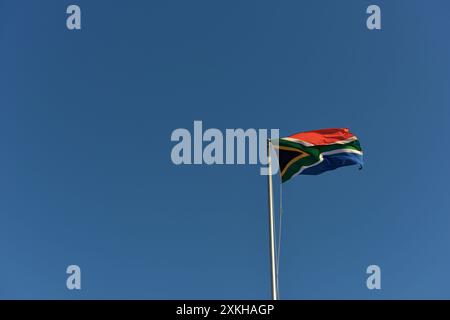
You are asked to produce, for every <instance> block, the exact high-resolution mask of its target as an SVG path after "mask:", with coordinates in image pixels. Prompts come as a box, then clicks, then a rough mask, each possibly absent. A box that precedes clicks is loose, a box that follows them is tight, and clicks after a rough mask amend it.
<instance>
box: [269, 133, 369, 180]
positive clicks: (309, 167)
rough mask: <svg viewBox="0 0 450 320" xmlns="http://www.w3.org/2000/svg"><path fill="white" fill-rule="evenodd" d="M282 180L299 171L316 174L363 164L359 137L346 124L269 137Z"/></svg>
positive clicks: (300, 172) (299, 172) (293, 175)
mask: <svg viewBox="0 0 450 320" xmlns="http://www.w3.org/2000/svg"><path fill="white" fill-rule="evenodd" d="M272 145H273V146H274V148H275V149H278V150H277V151H278V163H279V170H280V173H281V180H282V182H286V181H287V180H289V179H291V178H292V177H295V176H296V175H298V174H309V175H317V174H321V173H323V172H325V171H329V170H334V169H336V168H339V167H343V166H350V165H354V164H358V165H359V166H360V168H362V166H363V152H362V149H361V146H360V144H359V141H358V138H357V137H356V136H355V135H353V134H352V133H351V132H350V131H349V129H348V128H333V129H321V130H314V131H307V132H300V133H296V134H294V135H291V136H289V137H286V138H280V139H276V140H273V141H272Z"/></svg>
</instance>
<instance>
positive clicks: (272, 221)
mask: <svg viewBox="0 0 450 320" xmlns="http://www.w3.org/2000/svg"><path fill="white" fill-rule="evenodd" d="M271 145H272V142H271V141H270V139H267V161H268V165H269V170H268V173H269V174H268V176H267V178H268V186H269V228H270V230H269V234H270V265H271V277H272V299H273V300H278V284H277V271H276V262H275V219H274V215H273V186H272V157H271Z"/></svg>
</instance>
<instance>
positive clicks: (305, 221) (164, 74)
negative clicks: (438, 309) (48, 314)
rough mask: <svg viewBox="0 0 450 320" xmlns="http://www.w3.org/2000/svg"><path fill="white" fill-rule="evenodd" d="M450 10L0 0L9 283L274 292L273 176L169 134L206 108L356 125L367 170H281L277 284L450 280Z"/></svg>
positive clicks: (435, 6) (55, 290) (297, 127)
mask: <svg viewBox="0 0 450 320" xmlns="http://www.w3.org/2000/svg"><path fill="white" fill-rule="evenodd" d="M72 3H76V4H79V5H80V6H81V10H82V28H83V29H82V30H81V31H77V32H69V31H68V30H67V29H66V26H65V19H66V14H65V11H66V7H67V6H68V5H69V4H72ZM370 4H378V5H380V7H381V10H382V30H381V31H369V30H367V28H366V26H365V20H366V17H367V15H366V14H365V10H366V8H367V6H368V5H370ZM449 12H450V5H449V3H448V1H444V0H442V1H437V0H435V1H430V0H427V1H425V0H423V1H360V0H354V1H331V0H330V1H294V0H292V1H284V0H283V1H261V0H258V1H256V0H254V1H250V0H245V1H237V0H233V1H206V0H193V1H137V0H134V1H123V0H122V1H105V0H101V1H100V0H96V1H85V0H84V1H82V0H77V1H61V0H52V1H50V0H46V1H31V0H30V1H23V0H20V1H19V0H14V1H13V0H0V147H1V156H0V177H1V179H0V253H1V258H0V298H40V299H43V298H58V299H60V298H61V299H78V298H86V299H90V298H105V299H107V298H125V299H129V298H137V299H141V298H142V299H143V298H145V299H174V298H181V299H197V298H203V299H220V298H233V299H246V298H249V299H267V298H270V282H269V256H268V239H267V231H268V227H267V199H266V178H265V177H262V176H260V175H259V174H258V172H259V168H258V167H257V166H250V165H247V166H210V167H208V166H175V165H173V164H172V162H171V159H170V151H171V148H172V147H173V145H174V144H173V143H172V142H171V141H170V134H171V132H172V130H174V129H176V128H182V127H186V128H189V129H191V128H192V125H193V121H194V120H202V121H203V123H204V126H205V127H214V128H219V129H222V130H225V129H226V128H239V127H241V128H280V130H281V135H289V134H292V133H295V132H298V131H303V130H311V129H319V128H327V127H350V128H351V129H352V131H353V132H354V133H355V134H357V135H358V137H359V138H360V140H361V143H362V146H363V148H364V151H365V162H366V165H365V168H364V170H362V171H359V170H357V168H355V167H347V168H342V169H340V170H337V171H334V172H329V173H326V174H323V175H321V176H301V177H297V178H296V179H294V180H292V181H289V182H288V183H286V184H285V185H284V189H283V193H284V221H283V227H284V230H283V244H282V245H283V247H282V254H281V269H280V291H281V297H282V298H284V299H309V298H341V299H346V298H361V299H379V298H386V299H391V298H447V299H448V298H450V275H449V272H448V271H449V270H450V233H449V228H450V197H449V196H448V177H449V174H450V169H449V166H448V165H447V162H446V159H447V158H448V157H449V155H450V152H449V151H448V148H446V146H447V144H448V135H449V132H450V123H449V119H450V112H449V106H450V91H449V90H448V89H449V87H450V59H449V57H450V42H449V40H448V30H450V20H449V19H448V14H449ZM70 264H77V265H79V266H80V267H81V270H82V290H81V291H69V290H67V289H66V286H65V283H66V277H67V275H66V273H65V270H66V267H67V266H68V265H70ZM371 264H377V265H379V266H380V267H381V269H382V289H381V290H380V291H369V290H368V289H367V288H366V286H365V281H366V277H367V275H366V273H365V271H366V268H367V266H368V265H371Z"/></svg>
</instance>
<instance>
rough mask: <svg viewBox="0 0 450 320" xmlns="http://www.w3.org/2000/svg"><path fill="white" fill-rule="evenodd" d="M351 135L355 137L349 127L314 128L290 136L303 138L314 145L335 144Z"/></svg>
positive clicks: (298, 138)
mask: <svg viewBox="0 0 450 320" xmlns="http://www.w3.org/2000/svg"><path fill="white" fill-rule="evenodd" d="M351 137H354V135H353V134H352V133H351V132H350V131H349V130H348V128H331V129H321V130H313V131H307V132H300V133H296V134H293V135H292V136H289V138H293V139H297V140H302V141H305V142H309V143H311V144H314V145H327V144H333V143H336V142H338V141H342V140H347V139H349V138H351Z"/></svg>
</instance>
